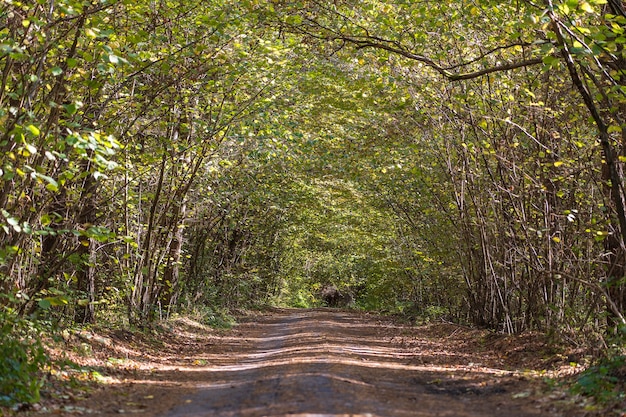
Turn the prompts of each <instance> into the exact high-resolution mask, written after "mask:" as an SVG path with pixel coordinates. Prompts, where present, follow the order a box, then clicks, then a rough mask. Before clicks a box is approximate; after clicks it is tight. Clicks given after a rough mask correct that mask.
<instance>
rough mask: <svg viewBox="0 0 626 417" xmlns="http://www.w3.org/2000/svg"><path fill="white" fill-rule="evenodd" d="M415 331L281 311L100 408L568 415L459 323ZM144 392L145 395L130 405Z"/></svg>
mask: <svg viewBox="0 0 626 417" xmlns="http://www.w3.org/2000/svg"><path fill="white" fill-rule="evenodd" d="M416 329H418V330H419V328H411V327H404V326H400V325H397V324H393V322H391V321H390V320H387V319H384V318H381V317H379V316H374V315H366V314H362V313H351V312H346V311H337V310H331V309H316V310H275V311H272V312H270V313H267V314H263V315H261V316H256V317H250V318H248V319H244V321H243V322H242V323H241V324H240V325H238V326H237V327H236V334H234V335H232V336H228V334H227V336H226V337H221V338H220V339H219V341H217V342H216V343H208V345H210V346H209V347H208V348H207V349H206V350H203V349H202V348H201V345H202V342H201V343H199V344H198V345H196V346H195V348H194V349H195V350H196V352H195V355H192V356H189V354H190V353H192V351H191V350H190V349H188V348H186V347H185V346H182V345H181V346H179V347H178V349H179V352H178V356H171V357H170V358H169V359H168V358H162V359H163V360H164V362H165V361H167V362H165V363H164V364H163V366H161V367H160V368H159V369H153V370H152V371H151V375H152V377H151V380H150V378H148V380H144V381H139V382H137V381H135V382H133V383H132V386H131V385H129V386H128V387H127V388H128V389H129V390H130V391H129V394H128V396H127V397H126V398H124V399H123V400H121V401H126V403H125V404H126V406H125V405H124V403H123V402H119V403H118V404H117V405H113V406H111V405H110V404H109V410H103V409H102V408H101V409H100V410H99V411H100V413H102V414H107V411H108V412H109V413H110V414H117V415H119V414H124V413H144V415H151V416H152V415H155V416H162V417H200V416H207V417H208V416H223V417H226V416H244V417H252V416H286V415H288V416H305V415H306V416H459V417H464V416H468V417H469V416H472V417H474V416H507V417H515V416H520V417H521V416H539V415H541V416H559V415H572V413H571V412H568V413H566V414H565V413H564V412H562V411H561V412H559V411H557V410H556V409H554V408H553V406H552V404H551V402H550V400H547V399H545V398H544V399H541V398H543V397H544V396H541V395H540V396H535V395H533V394H531V391H532V389H533V388H532V387H533V383H532V382H531V381H529V379H528V378H525V377H523V376H521V374H520V372H516V371H511V370H504V366H506V365H505V364H502V366H501V369H499V367H498V362H499V361H500V360H498V359H497V358H496V357H495V356H493V355H492V356H489V355H488V354H485V356H484V357H483V358H482V359H484V360H481V356H480V355H481V354H480V353H471V352H469V351H468V349H467V348H466V349H463V348H462V346H460V345H462V343H463V340H459V339H458V338H455V337H454V336H455V330H454V329H455V327H453V326H450V327H449V328H447V329H446V332H448V333H446V334H445V335H443V334H442V335H440V336H439V337H438V336H437V335H434V336H433V335H432V334H431V335H429V336H428V337H423V338H422V337H420V336H419V333H418V332H416ZM171 353H175V352H171ZM181 355H183V356H184V355H187V356H186V357H185V358H184V359H183V358H181ZM488 356H489V357H488ZM176 361H178V363H173V362H176ZM500 362H501V361H500ZM167 363H169V365H167ZM185 364H187V365H185ZM168 384H169V385H168ZM536 385H537V383H536V382H535V383H534V386H536ZM118 389H121V387H120V388H118ZM520 393H522V394H520ZM109 395H111V393H109ZM117 395H118V397H119V393H118V394H117ZM96 397H98V395H97V394H96V395H95V396H94V398H96ZM140 398H148V399H149V400H145V401H143V402H144V403H145V404H142V405H140V406H139V407H138V408H137V409H135V410H129V407H130V408H132V406H133V405H134V406H138V405H139V404H138V402H139V401H140V400H139V399H140ZM103 400H104V401H106V399H103ZM131 400H132V401H131ZM128 404H131V406H129V405H128ZM92 406H97V404H95V403H92ZM111 407H112V408H111ZM118 408H124V409H118Z"/></svg>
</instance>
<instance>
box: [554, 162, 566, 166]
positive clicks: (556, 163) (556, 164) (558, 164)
mask: <svg viewBox="0 0 626 417" xmlns="http://www.w3.org/2000/svg"><path fill="white" fill-rule="evenodd" d="M564 163H565V162H563V161H556V162H555V163H554V166H555V167H556V168H558V167H560V166H561V165H563V164H564Z"/></svg>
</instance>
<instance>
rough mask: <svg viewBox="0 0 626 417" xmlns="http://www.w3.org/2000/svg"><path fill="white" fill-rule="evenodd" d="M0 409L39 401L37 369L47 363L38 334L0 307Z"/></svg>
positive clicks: (13, 314) (33, 327)
mask: <svg viewBox="0 0 626 417" xmlns="http://www.w3.org/2000/svg"><path fill="white" fill-rule="evenodd" d="M0 323H1V324H0V406H12V405H13V404H16V403H34V402H37V401H39V390H40V389H41V386H42V385H43V378H42V376H41V372H40V369H41V368H42V367H43V366H44V365H46V364H48V363H49V359H48V357H47V355H46V353H45V350H44V348H43V345H42V343H41V338H40V337H39V335H40V331H39V330H38V329H37V328H36V326H34V325H33V323H32V322H31V321H29V320H26V319H22V318H19V317H17V315H16V314H15V313H14V312H12V311H10V310H8V309H6V308H2V307H0Z"/></svg>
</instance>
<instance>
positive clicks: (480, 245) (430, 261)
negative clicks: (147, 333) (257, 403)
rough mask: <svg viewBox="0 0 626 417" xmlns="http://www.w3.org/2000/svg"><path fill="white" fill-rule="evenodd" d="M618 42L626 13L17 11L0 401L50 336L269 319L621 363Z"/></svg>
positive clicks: (7, 122) (3, 239) (277, 2)
mask: <svg viewBox="0 0 626 417" xmlns="http://www.w3.org/2000/svg"><path fill="white" fill-rule="evenodd" d="M625 31H626V7H625V5H624V4H623V3H622V2H621V1H620V0H536V1H535V0H515V1H502V0H463V1H456V2H441V1H439V2H436V1H430V0H397V1H393V2H391V1H386V0H362V1H359V2H352V1H349V0H334V1H322V0H268V1H266V0H239V1H233V0H212V1H203V0H185V1H183V0H134V1H131V0H53V1H50V0H26V1H18V0H3V1H2V2H1V3H0V213H1V216H0V326H1V327H0V361H3V363H2V364H0V402H4V403H11V402H13V401H29V400H32V399H33V398H35V397H36V395H37V394H36V393H37V389H38V384H39V382H38V380H37V379H34V380H33V378H32V369H37V368H38V367H41V366H42V364H43V363H45V362H46V358H45V353H44V348H43V346H42V345H41V343H40V342H37V341H38V340H39V337H38V336H37V335H38V334H40V333H41V332H44V333H54V332H59V331H61V329H63V328H66V327H71V326H89V325H98V324H101V325H102V324H106V323H111V322H115V323H119V324H120V325H122V326H127V327H138V328H144V327H149V326H150V325H151V323H154V322H155V321H158V320H161V319H164V318H168V317H170V316H172V315H175V314H185V313H188V312H191V311H195V312H198V311H199V312H204V314H207V315H210V314H213V315H215V314H220V312H225V311H232V310H236V309H251V308H257V307H259V306H265V305H276V306H291V307H312V306H320V305H324V304H332V306H335V307H350V308H355V309H363V310H372V311H380V312H385V313H390V314H402V315H406V316H409V317H412V318H413V319H415V318H421V319H430V320H438V319H443V320H446V321H450V322H455V323H464V324H467V325H472V326H478V327H480V328H487V329H490V330H493V331H494V332H502V333H507V334H519V333H523V332H526V331H538V332H541V333H544V334H547V335H548V336H549V337H550V338H552V339H553V340H554V341H555V342H564V343H572V344H576V345H581V346H582V345H584V346H592V347H593V349H595V352H596V353H597V356H598V357H599V358H605V359H606V358H613V359H614V360H615V358H621V359H619V360H620V361H621V362H620V363H622V362H623V361H624V356H623V355H624V346H625V343H624V340H625V335H626V319H625V312H626V189H625V184H626V171H625V166H626V51H625V50H624V47H625V45H626V32H625ZM15 364H18V365H15ZM620 366H621V365H620ZM20 384H21V385H20ZM16 386H19V387H20V389H18V390H14V388H15V387H16ZM7 387H10V388H11V387H12V389H13V391H12V392H13V394H10V395H9V394H7Z"/></svg>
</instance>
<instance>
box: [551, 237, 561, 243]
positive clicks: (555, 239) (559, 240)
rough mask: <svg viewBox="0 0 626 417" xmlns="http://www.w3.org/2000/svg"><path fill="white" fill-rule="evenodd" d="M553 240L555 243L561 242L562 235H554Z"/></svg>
mask: <svg viewBox="0 0 626 417" xmlns="http://www.w3.org/2000/svg"><path fill="white" fill-rule="evenodd" d="M552 241H553V242H554V243H560V242H561V238H560V237H558V236H554V237H553V238H552Z"/></svg>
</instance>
